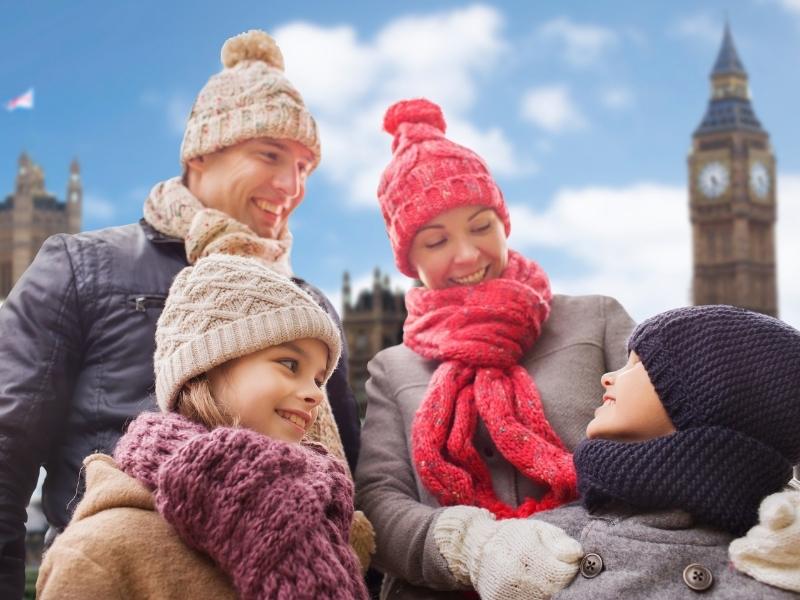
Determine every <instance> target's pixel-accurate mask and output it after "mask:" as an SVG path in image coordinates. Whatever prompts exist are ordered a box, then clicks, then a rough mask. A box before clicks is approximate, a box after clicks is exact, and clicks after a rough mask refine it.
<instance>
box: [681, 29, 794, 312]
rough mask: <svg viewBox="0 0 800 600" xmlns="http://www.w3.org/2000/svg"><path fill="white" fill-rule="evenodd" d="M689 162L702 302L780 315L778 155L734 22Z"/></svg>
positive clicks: (697, 293) (696, 281)
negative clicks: (760, 114)
mask: <svg viewBox="0 0 800 600" xmlns="http://www.w3.org/2000/svg"><path fill="white" fill-rule="evenodd" d="M688 162H689V213H690V216H691V222H692V242H693V256H694V269H693V271H694V273H693V280H692V296H693V302H694V304H733V305H735V306H741V307H744V308H748V309H751V310H755V311H759V312H762V313H766V314H768V315H773V316H777V314H778V300H777V290H776V284H775V214H776V211H775V201H776V192H775V157H774V155H773V153H772V147H771V146H770V143H769V134H768V133H767V132H766V131H765V130H764V129H763V128H762V127H761V123H760V122H759V120H758V118H757V117H756V115H755V112H754V111H753V107H752V105H751V103H750V89H749V86H748V82H747V73H746V72H745V70H744V67H743V66H742V62H741V61H740V60H739V56H738V54H737V52H736V47H735V46H734V44H733V37H732V36H731V32H730V28H729V26H728V25H727V24H726V25H725V33H724V35H723V39H722V47H721V48H720V51H719V55H718V56H717V61H716V63H715V64H714V68H713V70H712V71H711V98H710V100H709V102H708V108H707V109H706V114H705V116H704V117H703V120H702V122H701V123H700V126H699V127H698V128H697V129H696V130H695V132H694V135H693V136H692V149H691V151H690V153H689V159H688Z"/></svg>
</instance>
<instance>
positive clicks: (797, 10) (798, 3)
mask: <svg viewBox="0 0 800 600" xmlns="http://www.w3.org/2000/svg"><path fill="white" fill-rule="evenodd" d="M778 1H779V3H780V5H781V6H782V7H783V8H785V9H786V10H787V11H789V12H790V13H792V14H794V15H797V16H798V17H800V0H778Z"/></svg>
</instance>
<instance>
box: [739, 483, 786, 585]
mask: <svg viewBox="0 0 800 600" xmlns="http://www.w3.org/2000/svg"><path fill="white" fill-rule="evenodd" d="M758 516H759V523H758V525H756V526H755V527H753V528H752V529H751V530H750V531H748V532H747V535H745V536H744V537H741V538H739V539H736V540H733V541H732V542H731V545H730V546H729V548H728V552H729V554H730V557H731V561H733V565H734V566H735V567H736V568H737V569H739V570H740V571H742V572H743V573H747V574H748V575H750V576H751V577H753V578H754V579H758V580H759V581H761V582H763V583H767V584H769V585H774V586H775V587H779V588H783V589H785V590H791V591H793V592H800V492H797V491H791V492H778V493H776V494H772V495H771V496H767V497H766V498H764V500H763V501H762V502H761V507H760V508H759V511H758Z"/></svg>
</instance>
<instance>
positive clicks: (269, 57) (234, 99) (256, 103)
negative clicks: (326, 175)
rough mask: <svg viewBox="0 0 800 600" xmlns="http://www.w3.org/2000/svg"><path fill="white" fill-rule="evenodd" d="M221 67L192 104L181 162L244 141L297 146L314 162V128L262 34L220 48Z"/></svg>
mask: <svg viewBox="0 0 800 600" xmlns="http://www.w3.org/2000/svg"><path fill="white" fill-rule="evenodd" d="M221 60H222V65H223V67H224V68H223V69H222V71H220V72H219V73H217V74H216V75H213V76H212V77H211V78H210V79H209V80H208V83H206V85H205V86H204V87H203V89H202V90H200V93H199V94H198V96H197V100H195V103H194V106H193V107H192V112H191V114H190V115H189V120H188V122H187V123H186V130H185V132H184V135H183V144H182V145H181V163H182V164H183V165H186V163H187V162H188V161H190V160H191V159H192V158H195V157H197V156H203V155H206V154H210V153H212V152H216V151H217V150H222V149H223V148H227V147H228V146H233V145H235V144H238V143H240V142H244V141H247V140H251V139H255V138H261V137H269V138H274V139H289V140H294V141H296V142H299V143H300V144H302V145H303V146H305V147H306V148H308V149H309V150H310V151H311V152H312V154H313V155H314V164H312V165H311V168H312V169H313V168H314V167H316V165H317V164H318V163H319V159H320V144H319V135H318V133H317V124H316V122H315V121H314V118H313V117H312V116H311V113H310V112H309V111H308V109H307V108H306V105H305V103H304V102H303V98H302V97H301V96H300V93H299V92H298V91H297V90H296V89H295V88H294V86H293V85H292V84H291V83H290V82H289V80H288V79H286V75H285V74H284V72H283V70H284V62H283V54H282V53H281V50H280V48H279V47H278V45H277V44H276V43H275V40H274V39H272V37H270V36H269V35H268V34H267V33H265V32H263V31H259V30H252V31H248V32H246V33H242V34H240V35H237V36H235V37H232V38H230V39H229V40H227V41H226V42H225V44H224V45H223V46H222V52H221Z"/></svg>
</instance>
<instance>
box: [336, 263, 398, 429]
mask: <svg viewBox="0 0 800 600" xmlns="http://www.w3.org/2000/svg"><path fill="white" fill-rule="evenodd" d="M351 293H352V292H351V289H350V275H349V274H348V273H346V272H345V274H344V281H343V285H342V311H343V312H342V327H343V328H344V331H345V335H346V336H347V347H348V349H349V352H350V356H349V360H348V362H347V367H348V370H349V373H350V375H349V380H350V381H349V382H350V387H351V389H352V390H353V393H354V394H355V397H356V400H357V401H358V407H359V411H360V413H361V416H362V418H363V416H364V411H365V410H366V408H367V393H366V391H365V389H364V384H365V383H366V381H367V379H368V377H369V374H368V373H367V363H368V362H369V361H370V360H371V359H372V357H373V356H375V354H377V353H378V352H379V351H380V350H383V349H384V348H388V347H389V346H395V345H397V344H400V343H401V342H402V341H403V323H404V322H405V320H406V314H407V313H406V305H405V292H403V291H401V290H396V291H394V292H392V291H391V289H390V286H389V276H388V275H385V276H384V277H383V278H381V272H380V270H379V269H375V273H374V277H373V282H372V290H364V291H362V292H361V293H360V294H359V295H358V299H357V300H356V301H355V303H352V301H351Z"/></svg>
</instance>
